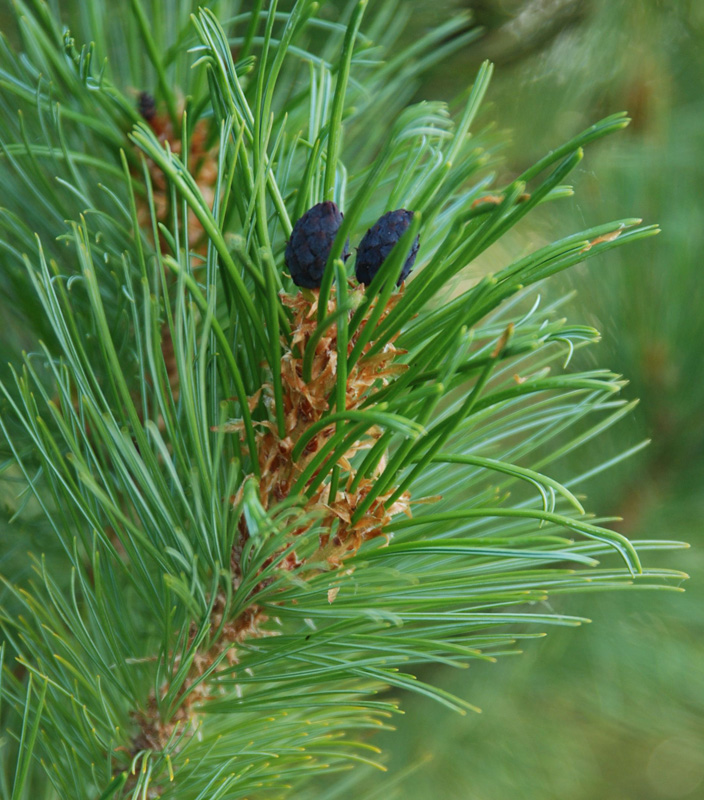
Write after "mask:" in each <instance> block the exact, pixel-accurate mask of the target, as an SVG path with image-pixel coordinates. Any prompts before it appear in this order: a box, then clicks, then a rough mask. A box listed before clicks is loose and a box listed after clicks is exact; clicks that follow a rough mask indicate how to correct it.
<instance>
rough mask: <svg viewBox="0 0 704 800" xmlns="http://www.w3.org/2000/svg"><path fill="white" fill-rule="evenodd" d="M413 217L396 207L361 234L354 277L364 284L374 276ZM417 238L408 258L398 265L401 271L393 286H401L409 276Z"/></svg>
mask: <svg viewBox="0 0 704 800" xmlns="http://www.w3.org/2000/svg"><path fill="white" fill-rule="evenodd" d="M412 219H413V212H412V211H406V209H405V208H399V209H397V210H396V211H389V212H388V213H386V214H384V215H383V216H382V217H379V219H378V220H377V221H376V222H375V223H374V225H372V227H371V228H369V230H368V231H367V232H366V233H365V234H364V238H363V239H362V241H361V242H360V243H359V247H358V248H357V260H356V263H355V274H356V276H357V280H358V281H359V282H360V283H363V284H364V285H365V286H369V284H370V283H371V282H372V281H373V280H374V276H375V275H376V273H377V272H378V271H379V269H380V267H381V265H382V264H383V263H384V261H385V260H386V258H387V256H388V255H389V253H390V252H391V251H392V250H393V249H394V245H395V244H396V242H398V240H399V239H400V238H401V237H402V236H403V234H404V233H405V232H406V231H407V230H408V226H409V225H410V224H411V220H412ZM418 241H419V237H418V236H416V238H415V240H414V242H413V245H412V246H411V251H410V253H409V254H408V258H406V261H405V263H404V265H403V267H402V268H401V274H400V275H399V278H398V280H397V281H396V286H400V285H401V284H402V283H403V282H404V281H405V280H406V278H407V277H408V275H409V273H410V271H411V268H412V267H413V264H414V263H415V260H416V255H417V254H418Z"/></svg>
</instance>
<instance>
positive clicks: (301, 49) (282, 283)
mask: <svg viewBox="0 0 704 800" xmlns="http://www.w3.org/2000/svg"><path fill="white" fill-rule="evenodd" d="M253 5H254V8H253V9H249V8H248V9H245V10H243V9H241V8H240V4H239V3H237V2H234V0H233V2H212V3H206V4H205V7H203V8H199V7H197V6H196V4H193V3H192V2H190V0H188V1H186V0H176V1H175V2H169V3H164V2H161V1H160V0H152V2H146V1H145V0H130V2H126V0H125V2H113V3H112V4H110V6H109V7H108V6H107V4H105V3H104V2H103V0H87V2H84V3H81V4H80V6H77V7H76V8H75V9H72V7H71V6H70V5H69V4H63V3H61V2H49V3H45V2H42V1H41V0H36V2H31V3H29V4H28V5H25V4H24V3H22V2H19V0H18V1H17V2H15V4H14V9H15V20H16V24H17V33H18V38H17V40H16V41H14V40H13V43H12V44H11V43H10V41H9V39H6V38H3V39H2V45H1V46H2V52H1V53H0V176H1V181H2V187H3V197H2V204H3V208H2V210H1V211H0V244H1V245H2V270H1V271H0V283H1V286H2V292H1V294H2V304H3V310H4V312H5V315H6V317H7V319H8V320H9V324H10V329H11V330H13V331H14V330H16V331H17V334H16V335H15V334H13V335H11V336H8V340H9V341H8V350H7V352H8V353H9V355H10V365H9V367H7V368H6V369H5V371H4V372H3V382H2V386H1V388H2V398H3V400H2V402H3V406H2V417H1V418H0V429H1V430H2V435H3V447H4V450H5V456H6V458H5V461H4V463H3V478H4V479H5V486H3V495H7V496H8V497H12V498H13V500H12V502H11V503H10V505H12V508H11V513H12V516H13V522H12V525H9V526H8V525H7V524H6V523H7V522H9V520H7V519H6V520H4V522H3V525H4V533H5V538H7V540H8V542H10V544H9V545H8V547H7V548H6V547H5V545H4V544H3V551H2V553H1V554H0V555H2V557H3V559H4V562H3V564H4V565H3V572H4V575H5V577H4V579H3V586H4V590H3V595H2V600H3V610H2V615H1V616H0V623H1V624H2V628H3V635H4V643H3V645H2V659H3V667H2V694H1V697H2V707H1V708H0V714H1V715H2V731H3V733H2V735H1V736H0V748H1V749H0V755H1V756H2V770H1V771H0V780H1V781H2V784H0V785H1V786H2V791H3V795H6V796H8V797H11V798H13V800H14V799H15V798H21V797H25V796H27V797H28V796H30V795H31V796H33V797H40V798H56V797H59V798H69V797H81V798H83V797H86V798H88V797H96V798H101V799H103V798H104V799H105V800H107V798H113V797H114V798H118V797H133V798H145V797H163V798H179V800H187V799H189V798H192V799H193V800H195V799H196V798H199V799H201V800H205V799H206V798H209V799H210V798H245V797H246V798H258V797H262V798H264V797H284V796H287V795H291V796H294V793H295V792H296V791H302V790H303V789H304V787H308V788H310V785H311V781H314V780H315V779H316V777H317V776H318V775H321V774H323V775H329V774H332V773H334V772H336V771H342V770H350V769H351V768H352V767H354V766H356V765H358V764H367V763H370V762H375V761H376V759H377V751H376V748H375V746H374V743H373V738H372V736H371V733H372V732H373V731H375V730H378V729H379V728H382V727H386V726H389V725H390V724H392V719H393V716H394V715H395V714H396V713H397V711H398V704H397V703H396V701H395V700H394V699H393V695H392V694H389V692H388V689H389V687H395V688H404V689H407V688H410V689H413V690H414V691H416V692H419V693H421V694H425V695H429V696H431V697H434V698H435V699H436V700H438V701H439V702H441V703H444V704H445V705H447V706H449V707H451V708H456V709H457V710H458V711H466V710H468V709H471V708H472V707H471V706H469V705H468V704H467V703H466V702H464V701H461V700H459V699H457V698H455V697H453V696H451V695H449V694H447V693H446V692H443V691H441V690H439V689H437V688H434V687H433V686H430V685H427V684H425V683H423V682H422V681H420V680H418V679H416V678H415V677H414V674H413V670H414V666H417V665H422V664H427V663H438V662H442V663H447V664H452V665H455V666H458V667H462V666H466V665H468V664H470V663H471V662H472V661H473V660H475V659H483V660H491V659H494V658H496V657H497V656H499V655H501V654H504V653H507V652H512V651H513V650H514V649H515V647H514V646H515V645H516V643H517V642H518V641H519V640H520V639H522V638H525V637H531V636H537V635H540V634H541V631H542V629H543V627H544V626H548V625H578V624H579V623H580V622H581V618H577V617H570V616H564V615H560V614H559V613H556V612H555V611H554V610H553V609H552V608H551V607H550V606H549V605H548V604H547V603H546V602H545V601H546V599H547V598H548V597H550V596H553V595H559V594H561V593H566V592H578V591H586V590H594V589H606V588H622V587H626V586H629V585H634V584H635V585H640V586H650V587H657V588H669V589H677V588H678V585H679V581H680V579H681V577H682V576H681V574H680V573H675V572H672V571H668V570H665V569H661V568H657V569H649V568H648V567H647V566H643V565H642V564H641V559H640V557H639V551H641V552H642V551H644V550H647V549H661V548H666V547H671V546H673V544H672V543H670V542H660V541H652V540H649V541H648V542H647V543H645V542H644V543H638V542H630V541H628V540H627V539H626V538H625V537H623V536H621V535H619V534H617V533H614V532H613V531H611V530H609V528H608V527H606V523H607V522H608V521H607V520H599V519H597V518H594V516H593V515H591V514H588V513H586V512H585V509H584V507H583V504H582V501H583V499H584V498H582V497H580V496H579V483H580V478H584V475H582V476H570V475H561V474H560V473H561V470H560V464H559V460H560V458H561V457H562V456H564V455H566V454H567V453H571V452H573V451H574V450H575V449H577V448H579V447H580V445H581V444H583V443H584V442H587V441H589V440H591V439H592V438H593V437H595V436H597V435H600V434H602V433H603V432H605V431H606V430H607V429H608V428H609V427H610V426H611V425H612V424H613V423H615V422H616V421H618V420H619V419H620V418H622V417H623V416H624V415H626V414H627V413H628V412H629V410H630V409H631V407H632V404H630V403H628V402H627V401H625V400H623V399H621V398H620V397H619V392H620V390H621V388H622V386H623V381H621V379H620V377H619V376H617V375H614V374H612V373H611V372H609V371H608V370H593V371H589V372H575V371H570V369H569V361H570V356H571V354H572V352H573V350H574V349H575V348H576V347H582V346H585V345H589V344H590V343H592V342H594V341H596V340H597V339H598V334H597V332H596V331H595V330H594V329H592V328H589V327H586V326H583V325H578V324H573V323H569V322H568V321H566V320H565V319H563V318H562V317H561V316H560V311H559V303H558V304H553V305H551V306H547V307H542V305H541V302H540V295H539V292H538V289H537V288H535V284H538V283H539V282H540V281H542V280H543V279H545V278H548V277H550V276H551V275H554V274H556V273H559V272H561V271H563V270H564V269H566V268H568V267H570V266H572V265H573V264H576V263H578V262H580V261H582V260H584V259H585V258H589V257H591V256H593V255H596V254H599V253H603V252H605V251H607V250H610V249H612V248H615V247H619V246H621V245H622V244H624V243H626V242H628V241H632V240H635V239H640V238H643V237H647V236H650V235H652V234H653V233H655V232H657V227H656V226H654V225H642V224H641V221H640V220H636V219H623V220H616V221H611V222H607V223H602V224H597V225H595V226H594V227H592V228H589V229H588V230H584V231H580V232H578V233H575V234H570V235H568V236H565V237H564V238H561V239H559V240H556V241H555V242H553V243H551V244H548V245H545V246H543V247H541V248H540V249H538V250H536V251H534V252H530V253H526V254H525V255H524V256H523V257H521V258H520V259H519V260H516V261H514V262H513V263H509V264H507V265H506V266H505V267H503V268H502V269H501V270H500V271H498V272H497V273H496V274H494V275H480V274H478V272H477V271H476V270H474V271H473V262H476V259H477V258H478V256H480V255H481V254H482V253H483V252H484V251H485V250H486V249H487V248H489V247H490V246H491V245H492V244H494V243H495V242H497V241H498V240H499V239H500V238H501V236H502V235H503V234H504V233H505V232H506V231H507V230H509V229H510V228H511V227H512V226H513V225H515V224H517V223H518V222H519V221H520V220H522V219H523V217H525V216H526V215H528V214H529V212H530V211H531V209H532V208H534V207H535V206H536V205H538V204H540V203H544V202H548V201H552V200H559V199H561V198H565V197H568V196H569V195H570V193H571V191H570V188H569V186H566V185H565V183H564V181H565V180H566V178H567V176H568V174H569V173H570V171H571V170H572V169H574V168H575V167H576V166H577V165H578V164H579V163H580V161H581V159H582V157H583V148H584V147H586V146H587V145H589V144H590V143H591V142H593V141H595V140H597V139H599V138H601V137H603V136H606V135H608V134H610V133H613V132H616V131H618V130H620V129H621V128H623V127H624V126H625V125H626V124H627V123H628V120H627V118H626V117H625V116H624V115H623V114H618V115H614V116H611V117H609V118H607V119H605V120H602V121H601V122H597V123H596V124H594V125H593V126H591V127H590V128H588V129H587V130H585V131H584V132H583V133H582V134H580V135H579V136H577V137H575V138H574V139H573V140H571V141H570V142H568V143H566V144H565V145H562V146H560V147H557V148H556V149H554V150H552V151H551V152H550V153H549V154H548V155H546V156H545V157H544V158H543V159H541V160H540V161H539V162H537V163H536V164H535V165H534V166H533V167H530V168H529V169H527V170H526V171H525V172H524V173H523V174H521V175H520V176H518V177H517V178H516V179H515V180H513V181H511V182H510V183H508V184H506V185H501V184H499V185H497V183H496V178H495V176H494V175H493V174H492V171H491V170H492V165H493V163H494V162H495V159H496V152H497V150H498V148H499V146H500V142H499V141H498V140H497V139H496V138H495V136H494V135H493V134H492V133H491V132H490V131H488V130H486V129H481V128H479V130H478V132H476V131H475V126H476V122H475V119H476V115H477V112H478V110H479V106H480V104H481V101H482V99H483V97H484V95H485V93H486V91H487V88H488V85H489V80H490V77H491V71H492V68H491V66H490V65H489V64H484V65H483V66H482V68H481V70H480V71H479V73H478V75H477V76H476V77H475V78H474V80H473V81H472V83H471V85H470V86H469V87H468V89H467V90H466V92H465V93H464V94H463V96H462V97H461V98H458V101H457V103H455V104H451V105H450V106H449V107H448V106H447V105H446V104H443V103H439V102H421V103H416V104H409V101H410V99H411V96H412V94H413V92H414V90H415V87H416V85H417V81H418V78H419V76H420V75H422V73H423V71H424V70H425V69H426V68H427V67H428V66H429V65H430V64H432V63H435V62H437V61H441V60H442V59H443V58H444V57H445V56H446V55H448V54H449V53H450V52H452V51H453V50H454V49H457V48H460V47H462V46H463V45H464V44H466V43H467V42H468V41H469V40H471V39H472V38H473V37H474V36H475V34H474V32H473V31H472V30H471V29H467V23H466V20H465V19H463V18H457V19H453V20H451V21H448V22H447V23H446V24H445V25H444V26H443V27H441V28H439V29H437V30H433V31H430V32H429V33H427V35H425V36H424V37H422V38H420V39H419V40H416V41H413V42H410V43H408V42H404V41H403V38H402V37H401V36H400V34H401V31H402V27H403V22H404V20H403V14H402V4H394V3H393V2H380V3H378V4H377V5H376V7H373V8H371V9H370V10H367V8H366V6H367V1H366V0H360V1H359V2H355V3H352V4H348V5H347V6H346V7H345V8H344V9H343V11H342V12H341V13H340V16H339V19H338V18H336V16H335V13H334V8H332V4H331V7H330V8H327V7H326V6H323V8H322V9H319V8H318V6H317V4H316V3H312V2H310V0H298V2H296V3H294V4H292V7H287V9H286V10H283V9H278V8H277V4H276V2H272V3H271V4H270V5H269V7H268V8H266V9H263V3H261V2H255V3H254V4H253ZM363 18H364V19H363ZM145 92H146V93H148V94H145ZM323 201H334V202H335V203H336V204H337V205H338V206H339V208H340V209H341V210H342V211H343V213H344V220H343V222H342V224H341V226H340V228H339V231H338V233H337V236H336V238H335V241H334V244H333V245H332V248H331V251H330V254H329V257H328V261H327V265H326V268H325V272H324V275H323V279H322V285H321V286H320V288H319V289H312V290H308V289H306V290H301V291H299V290H298V288H297V287H296V286H295V285H294V284H293V282H292V281H291V279H290V277H289V276H288V275H287V274H286V271H285V268H284V250H285V247H286V242H287V240H288V238H289V236H290V233H291V230H292V225H293V224H294V223H295V222H296V221H297V220H298V219H299V218H300V217H301V216H302V215H303V213H304V212H305V211H306V210H307V209H308V208H310V207H311V206H313V205H314V204H316V203H319V202H323ZM398 208H405V209H409V210H412V211H413V212H414V213H413V218H412V221H411V223H410V225H409V226H408V228H407V230H406V232H405V233H404V234H403V236H402V237H401V238H400V240H399V241H398V243H397V244H396V246H395V247H394V249H393V250H392V252H391V254H390V255H389V256H388V257H387V258H386V260H385V261H384V263H383V265H382V267H381V269H380V270H379V271H378V273H376V275H375V277H374V279H373V280H372V282H371V283H370V285H369V286H368V287H364V286H362V285H358V284H357V283H356V281H355V280H354V279H353V277H352V276H353V275H354V265H353V261H354V259H353V257H352V258H350V259H349V260H347V261H345V260H344V259H343V258H341V255H342V254H343V250H344V247H345V242H346V240H347V237H348V236H349V237H350V239H351V242H352V244H353V247H354V245H356V244H358V243H359V240H360V239H361V237H362V236H363V234H364V232H365V231H366V230H367V229H368V228H369V227H370V226H371V225H372V224H373V223H374V222H375V221H376V220H377V219H378V218H379V217H380V216H381V214H383V213H384V212H386V211H390V210H393V209H398ZM417 236H419V241H420V248H419V250H418V255H417V259H416V262H415V265H414V271H413V275H412V277H411V279H410V280H408V281H407V282H406V283H405V284H403V285H402V286H401V287H400V288H397V286H396V283H397V278H398V276H399V274H400V272H401V268H402V266H403V264H404V263H405V261H406V259H407V257H408V254H409V253H410V251H411V249H412V248H414V247H415V240H416V237H417ZM353 252H354V249H353ZM20 333H21V335H20ZM23 349H24V350H25V351H26V352H22V350H23ZM600 468H601V467H599V466H598V465H592V466H591V467H589V468H587V469H588V471H593V470H597V469H600ZM553 471H554V474H555V476H559V480H558V477H554V476H553ZM27 531H29V532H31V537H32V549H33V552H34V554H33V555H24V552H23V550H22V547H21V546H19V545H18V544H17V541H18V537H22V536H25V535H26V532H27ZM614 551H615V552H617V553H619V554H620V556H621V557H622V566H619V567H614V566H611V565H610V564H609V565H605V566H600V564H599V559H600V558H601V557H602V556H603V555H606V554H609V553H611V552H614ZM6 554H7V558H5V556H6ZM28 569H31V577H28V574H27V573H28ZM355 774H356V773H355V771H354V770H352V772H351V775H352V776H354V775H355ZM343 780H345V781H348V780H354V778H352V779H350V778H348V777H344V779H343V778H342V777H341V778H340V781H343ZM340 785H346V784H342V783H341V784H340ZM335 791H339V786H338V789H337V790H335ZM318 796H320V797H323V796H325V795H324V790H322V789H321V790H320V792H319V794H318ZM330 796H333V795H330Z"/></svg>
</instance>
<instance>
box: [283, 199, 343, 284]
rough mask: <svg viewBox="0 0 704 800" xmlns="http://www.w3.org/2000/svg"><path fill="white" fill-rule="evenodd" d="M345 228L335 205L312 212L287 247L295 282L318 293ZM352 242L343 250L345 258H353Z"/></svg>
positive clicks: (298, 225) (321, 205) (288, 264)
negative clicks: (350, 247)
mask: <svg viewBox="0 0 704 800" xmlns="http://www.w3.org/2000/svg"><path fill="white" fill-rule="evenodd" d="M341 224H342V214H341V213H340V209H339V208H338V207H337V206H336V205H335V203H333V202H330V201H327V202H325V203H318V204H317V205H315V206H313V208H309V209H308V211H306V213H305V214H304V215H303V216H302V217H301V218H300V219H299V220H298V222H297V223H296V224H295V225H294V226H293V230H292V231H291V238H290V239H289V240H288V243H287V244H286V251H285V252H284V260H285V261H286V268H287V269H288V271H289V273H290V274H291V277H292V278H293V282H294V283H295V284H296V286H302V287H303V288H305V289H317V288H318V287H319V286H320V283H321V281H322V280H323V272H324V271H325V265H326V264H327V261H328V256H329V255H330V250H331V249H332V245H333V242H334V241H335V236H336V235H337V231H338V229H339V227H340V225H341ZM349 254H350V250H349V239H348V240H347V242H345V246H344V247H343V249H342V254H341V256H340V257H341V258H342V260H343V261H344V260H345V259H346V258H348V257H349Z"/></svg>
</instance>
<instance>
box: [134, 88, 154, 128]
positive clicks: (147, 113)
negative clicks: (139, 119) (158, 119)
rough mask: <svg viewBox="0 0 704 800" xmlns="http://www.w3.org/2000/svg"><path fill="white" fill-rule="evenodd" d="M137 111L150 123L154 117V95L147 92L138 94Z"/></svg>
mask: <svg viewBox="0 0 704 800" xmlns="http://www.w3.org/2000/svg"><path fill="white" fill-rule="evenodd" d="M137 111H139V113H140V114H141V115H142V116H143V117H144V119H146V120H147V122H151V120H153V119H154V117H155V116H156V100H155V99H154V95H151V94H149V92H140V93H139V97H138V98H137Z"/></svg>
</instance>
